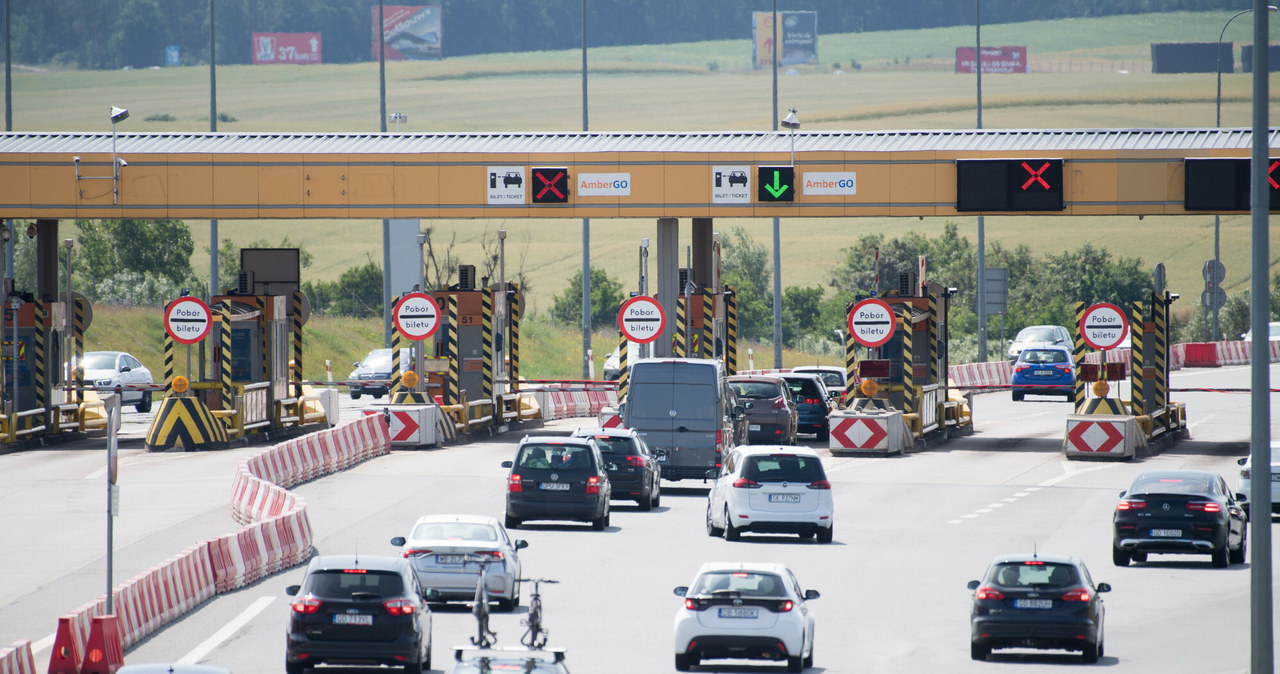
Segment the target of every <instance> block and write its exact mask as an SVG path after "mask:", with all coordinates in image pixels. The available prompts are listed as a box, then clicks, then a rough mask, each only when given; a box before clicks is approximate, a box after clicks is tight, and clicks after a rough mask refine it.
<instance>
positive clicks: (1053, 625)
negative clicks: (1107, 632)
mask: <svg viewBox="0 0 1280 674" xmlns="http://www.w3.org/2000/svg"><path fill="white" fill-rule="evenodd" d="M972 627H973V630H972V639H973V643H975V644H978V645H981V646H987V647H990V648H1061V649H1065V650H1073V651H1078V650H1082V649H1083V648H1084V644H1085V642H1096V641H1097V639H1098V626H1097V625H1096V624H1095V623H1094V622H1093V621H1092V620H1090V619H1087V618H1078V619H1074V620H1071V619H1062V620H1022V619H1018V620H1013V619H999V618H989V617H988V618H974V619H973V621H972Z"/></svg>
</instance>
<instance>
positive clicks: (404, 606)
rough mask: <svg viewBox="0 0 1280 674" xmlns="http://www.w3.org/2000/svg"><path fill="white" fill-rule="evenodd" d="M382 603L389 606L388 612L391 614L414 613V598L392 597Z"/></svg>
mask: <svg viewBox="0 0 1280 674" xmlns="http://www.w3.org/2000/svg"><path fill="white" fill-rule="evenodd" d="M382 605H383V606H385V607H386V608H387V613H390V614H391V615H413V600H412V599H391V600H389V601H384V602H382Z"/></svg>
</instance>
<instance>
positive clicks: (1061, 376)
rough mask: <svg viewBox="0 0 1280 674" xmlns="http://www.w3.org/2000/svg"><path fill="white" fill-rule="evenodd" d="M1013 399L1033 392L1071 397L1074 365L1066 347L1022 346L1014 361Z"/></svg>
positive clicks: (1073, 387) (1019, 398)
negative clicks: (1022, 349)
mask: <svg viewBox="0 0 1280 674" xmlns="http://www.w3.org/2000/svg"><path fill="white" fill-rule="evenodd" d="M1012 383H1013V399H1014V400H1022V397H1023V396H1025V395H1026V394H1028V393H1031V394H1034V395H1061V396H1066V398H1067V399H1068V400H1070V399H1071V398H1072V397H1073V396H1074V395H1075V392H1076V368H1075V364H1074V363H1072V361H1071V352H1070V351H1068V350H1067V347H1065V346H1037V347H1032V348H1029V349H1025V350H1024V351H1023V352H1022V353H1020V354H1018V360H1016V361H1014V363H1013V382H1012Z"/></svg>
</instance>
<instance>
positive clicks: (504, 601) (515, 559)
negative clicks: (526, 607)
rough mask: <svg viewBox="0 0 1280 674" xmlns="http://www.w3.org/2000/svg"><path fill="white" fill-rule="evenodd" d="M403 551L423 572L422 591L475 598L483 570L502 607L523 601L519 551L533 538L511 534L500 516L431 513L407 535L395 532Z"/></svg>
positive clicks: (451, 597) (510, 608) (448, 598)
mask: <svg viewBox="0 0 1280 674" xmlns="http://www.w3.org/2000/svg"><path fill="white" fill-rule="evenodd" d="M391 544H392V545H398V546H400V549H401V554H403V555H404V556H405V558H407V559H409V560H410V562H411V563H412V565H413V570H414V571H415V572H416V573H417V574H418V584H419V585H421V586H422V589H423V591H424V592H425V591H426V590H436V591H437V592H438V593H439V596H440V599H441V600H443V601H472V600H473V599H475V595H476V586H477V585H478V583H479V580H480V574H481V572H482V570H483V573H484V575H485V590H486V592H487V594H488V598H489V600H491V601H496V602H497V604H498V610H499V611H504V612H505V611H513V610H515V607H517V606H519V605H520V580H519V578H520V556H519V551H520V550H523V549H524V548H526V547H529V543H528V542H526V541H524V540H520V539H516V540H512V538H511V537H510V536H508V535H507V530H506V529H505V528H503V526H502V523H500V522H499V521H498V520H497V518H495V517H487V516H484V515H427V516H425V517H422V518H419V519H418V521H417V522H416V523H415V524H414V525H413V531H412V532H411V533H410V534H409V536H408V538H405V537H403V536H396V537H395V538H392V539H391Z"/></svg>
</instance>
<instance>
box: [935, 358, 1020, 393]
mask: <svg viewBox="0 0 1280 674" xmlns="http://www.w3.org/2000/svg"><path fill="white" fill-rule="evenodd" d="M947 379H949V380H950V381H951V385H952V386H956V387H958V388H966V387H983V386H1008V385H1009V384H1010V383H1011V382H1012V379H1013V367H1012V366H1011V365H1010V363H1009V361H1007V360H1001V361H994V362H987V363H964V364H962V365H952V366H950V367H948V368H947Z"/></svg>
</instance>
